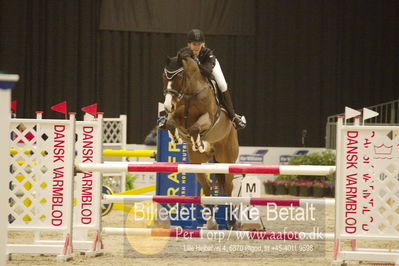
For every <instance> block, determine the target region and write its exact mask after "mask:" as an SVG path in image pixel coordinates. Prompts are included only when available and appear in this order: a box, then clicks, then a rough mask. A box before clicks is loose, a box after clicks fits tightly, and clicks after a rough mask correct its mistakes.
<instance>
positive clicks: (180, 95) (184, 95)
mask: <svg viewBox="0 0 399 266" xmlns="http://www.w3.org/2000/svg"><path fill="white" fill-rule="evenodd" d="M164 74H165V77H166V79H167V80H168V82H171V81H172V79H173V78H174V77H175V76H177V75H182V79H183V82H182V83H183V84H186V82H185V81H186V75H184V68H183V67H181V68H179V69H177V70H174V71H170V70H167V69H166V68H164ZM206 89H207V87H206V86H205V87H203V88H202V89H201V90H199V91H197V92H194V93H188V92H185V91H186V90H187V87H186V86H183V87H182V89H181V91H177V90H175V89H172V88H171V86H168V87H166V89H164V91H163V94H164V96H166V94H171V95H172V97H175V98H176V99H177V102H180V101H181V100H182V99H183V101H184V116H183V117H184V127H185V128H187V127H188V112H189V107H190V101H191V99H193V98H195V97H197V96H198V95H199V94H200V93H202V92H203V91H205V90H206Z"/></svg>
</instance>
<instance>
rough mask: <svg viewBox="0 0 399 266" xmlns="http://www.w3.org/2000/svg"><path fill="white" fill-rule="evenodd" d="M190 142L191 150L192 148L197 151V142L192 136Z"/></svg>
mask: <svg viewBox="0 0 399 266" xmlns="http://www.w3.org/2000/svg"><path fill="white" fill-rule="evenodd" d="M191 143H192V144H193V145H192V146H191V148H192V150H193V151H198V148H197V143H196V142H195V141H194V138H193V137H191Z"/></svg>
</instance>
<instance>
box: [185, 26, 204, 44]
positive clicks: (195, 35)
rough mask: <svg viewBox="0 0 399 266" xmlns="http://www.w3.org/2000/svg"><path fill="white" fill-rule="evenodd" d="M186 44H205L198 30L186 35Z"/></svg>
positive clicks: (201, 33) (202, 34)
mask: <svg viewBox="0 0 399 266" xmlns="http://www.w3.org/2000/svg"><path fill="white" fill-rule="evenodd" d="M187 42H205V34H204V33H203V32H202V31H201V30H199V29H192V30H190V31H189V32H188V33H187Z"/></svg>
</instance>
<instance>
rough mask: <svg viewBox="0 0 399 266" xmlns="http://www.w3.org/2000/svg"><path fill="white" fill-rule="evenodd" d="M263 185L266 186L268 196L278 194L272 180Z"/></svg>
mask: <svg viewBox="0 0 399 266" xmlns="http://www.w3.org/2000/svg"><path fill="white" fill-rule="evenodd" d="M263 184H264V186H265V193H266V194H271V195H274V194H275V193H276V188H275V187H274V184H273V181H272V180H265V181H264V183H263Z"/></svg>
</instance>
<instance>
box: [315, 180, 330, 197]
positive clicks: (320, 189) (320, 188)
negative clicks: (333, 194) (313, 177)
mask: <svg viewBox="0 0 399 266" xmlns="http://www.w3.org/2000/svg"><path fill="white" fill-rule="evenodd" d="M312 187H313V196H314V197H318V198H321V197H326V196H328V194H329V188H328V185H327V183H326V182H323V181H313V186H312Z"/></svg>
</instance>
